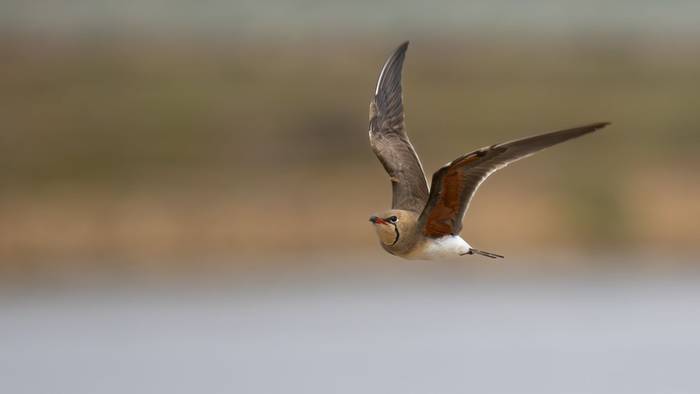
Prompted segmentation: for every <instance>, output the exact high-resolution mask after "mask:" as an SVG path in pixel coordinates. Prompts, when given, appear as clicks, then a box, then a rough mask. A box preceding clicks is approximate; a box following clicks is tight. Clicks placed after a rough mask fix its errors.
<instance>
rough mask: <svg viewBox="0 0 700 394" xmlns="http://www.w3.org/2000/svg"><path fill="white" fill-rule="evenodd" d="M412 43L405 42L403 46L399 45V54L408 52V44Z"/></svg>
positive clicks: (397, 49) (397, 50)
mask: <svg viewBox="0 0 700 394" xmlns="http://www.w3.org/2000/svg"><path fill="white" fill-rule="evenodd" d="M410 43H411V41H408V40H406V41H404V42H403V43H402V44H401V45H399V47H398V48H396V52H399V51H401V52H406V50H407V49H408V44H410Z"/></svg>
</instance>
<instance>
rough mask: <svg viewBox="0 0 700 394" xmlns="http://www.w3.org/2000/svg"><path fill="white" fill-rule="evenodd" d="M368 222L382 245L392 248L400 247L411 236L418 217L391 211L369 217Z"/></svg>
mask: <svg viewBox="0 0 700 394" xmlns="http://www.w3.org/2000/svg"><path fill="white" fill-rule="evenodd" d="M369 221H370V223H372V225H373V226H374V229H375V230H376V231H377V235H378V236H379V240H380V241H381V242H382V244H384V245H385V246H387V247H392V246H398V245H400V244H401V243H402V241H405V240H406V238H407V237H409V235H411V234H412V232H413V230H414V229H415V226H416V222H417V221H418V215H417V214H416V213H414V212H411V211H403V210H400V209H391V210H389V211H386V212H381V213H378V214H375V215H372V216H370V218H369Z"/></svg>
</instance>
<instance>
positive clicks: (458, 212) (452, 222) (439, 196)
mask: <svg viewBox="0 0 700 394" xmlns="http://www.w3.org/2000/svg"><path fill="white" fill-rule="evenodd" d="M608 124H609V123H607V122H603V123H593V124H590V125H586V126H581V127H576V128H573V129H566V130H560V131H555V132H552V133H547V134H540V135H537V136H534V137H529V138H523V139H520V140H515V141H510V142H505V143H502V144H497V145H492V146H488V147H484V148H481V149H478V150H476V151H474V152H471V153H468V154H466V155H464V156H461V157H459V158H457V159H456V160H454V161H452V162H450V163H448V164H446V165H445V166H443V167H442V168H440V169H439V170H438V171H437V172H435V174H433V182H432V184H431V188H430V198H429V200H428V204H427V205H426V207H425V209H424V210H423V212H422V213H421V216H420V218H419V219H418V226H422V229H423V234H424V235H425V236H428V237H433V238H437V237H441V236H444V235H457V234H459V232H460V231H461V230H462V219H463V218H464V213H465V212H466V211H467V208H468V207H469V202H470V201H471V199H472V197H473V196H474V194H475V193H476V190H477V189H478V188H479V186H480V185H481V183H482V182H483V181H484V180H485V179H486V178H488V176H489V175H491V174H492V173H494V172H496V171H497V170H500V169H501V168H503V167H505V166H507V165H508V164H510V163H512V162H514V161H517V160H520V159H522V158H524V157H527V156H530V155H532V154H534V153H535V152H537V151H539V150H542V149H544V148H547V147H550V146H552V145H556V144H559V143H562V142H564V141H568V140H570V139H572V138H576V137H580V136H582V135H584V134H588V133H591V132H593V131H595V130H598V129H600V128H603V127H605V126H607V125H608ZM419 228H421V227H419Z"/></svg>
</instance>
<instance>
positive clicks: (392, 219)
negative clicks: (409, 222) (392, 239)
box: [386, 216, 399, 223]
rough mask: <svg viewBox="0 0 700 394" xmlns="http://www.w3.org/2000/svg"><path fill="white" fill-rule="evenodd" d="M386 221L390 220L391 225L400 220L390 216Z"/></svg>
mask: <svg viewBox="0 0 700 394" xmlns="http://www.w3.org/2000/svg"><path fill="white" fill-rule="evenodd" d="M386 220H388V221H389V222H391V223H396V221H397V220H399V218H397V217H396V216H389V217H388V218H387V219H386Z"/></svg>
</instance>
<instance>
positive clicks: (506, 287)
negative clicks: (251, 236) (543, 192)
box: [0, 262, 700, 394]
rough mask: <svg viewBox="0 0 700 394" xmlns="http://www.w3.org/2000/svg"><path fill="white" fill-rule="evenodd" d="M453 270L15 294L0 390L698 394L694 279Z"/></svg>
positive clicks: (2, 323)
mask: <svg viewBox="0 0 700 394" xmlns="http://www.w3.org/2000/svg"><path fill="white" fill-rule="evenodd" d="M348 263H352V262H348ZM363 264H368V263H367V262H363ZM475 264H478V263H475ZM456 267H458V266H449V265H448V266H444V265H440V266H433V267H430V266H428V267H427V268H426V266H410V265H403V266H401V265H398V266H394V267H393V268H388V269H384V270H383V271H382V270H380V272H377V271H372V273H371V274H370V275H368V273H367V272H366V271H365V270H362V269H360V270H353V269H345V270H341V271H335V273H333V272H331V271H328V270H320V271H317V272H308V273H307V274H304V275H300V274H295V275H293V276H289V275H286V276H284V275H280V274H276V275H273V274H272V273H271V272H268V273H265V274H256V275H252V276H250V277H248V278H245V279H241V280H235V281H231V282H229V281H227V280H224V281H220V282H208V283H206V285H202V286H200V285H195V284H193V283H192V282H189V283H187V284H186V285H182V286H180V285H173V284H172V283H171V284H169V285H143V284H140V285H133V286H126V285H124V284H123V283H121V284H118V285H116V284H113V285H105V286H97V285H95V283H94V281H93V282H91V284H90V285H89V286H88V287H84V288H80V287H79V286H72V289H71V290H68V289H63V290H60V291H59V290H57V289H54V290H53V291H52V290H47V289H46V288H45V289H43V290H41V291H39V292H37V293H32V291H30V290H26V289H25V290H24V291H20V290H16V291H17V293H14V294H6V295H5V296H4V297H3V298H2V300H1V301H0V309H1V310H2V311H3V313H2V314H1V315H0V327H2V335H0V348H1V349H2V353H0V375H2V380H1V381H0V390H2V392H6V393H47V392H51V393H72V394H80V393H126V392H129V393H192V392H206V393H297V392H298V393H328V392H333V393H359V392H362V393H387V392H402V393H426V392H441V393H464V392H478V393H538V394H542V393H562V392H566V393H587V394H590V393H636V394H640V393H660V392H663V393H697V392H698V391H699V390H700V380H699V379H698V377H697V365H698V362H700V335H699V334H698V333H700V313H699V312H700V286H698V283H699V282H698V279H700V277H698V275H697V274H692V275H684V276H679V275H677V274H673V275H670V276H669V275H630V274H621V273H618V274H611V273H610V272H606V273H589V274H581V275H569V274H564V275H558V276H551V277H549V278H547V277H546V276H543V275H537V276H528V275H527V274H524V275H519V276H518V277H510V278H505V277H498V276H490V277H489V276H484V275H475V276H473V277H470V273H469V272H467V271H464V270H462V269H459V268H456ZM385 268H386V267H385ZM489 269H490V268H486V270H489ZM496 270H499V268H497V269H496Z"/></svg>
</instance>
